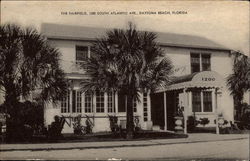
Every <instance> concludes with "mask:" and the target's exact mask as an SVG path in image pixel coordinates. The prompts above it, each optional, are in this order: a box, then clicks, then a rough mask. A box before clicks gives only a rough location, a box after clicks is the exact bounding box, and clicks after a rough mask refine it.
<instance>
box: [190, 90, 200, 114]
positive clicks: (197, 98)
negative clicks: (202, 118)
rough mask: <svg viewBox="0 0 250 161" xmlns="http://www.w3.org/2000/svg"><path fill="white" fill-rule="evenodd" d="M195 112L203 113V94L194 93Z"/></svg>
mask: <svg viewBox="0 0 250 161" xmlns="http://www.w3.org/2000/svg"><path fill="white" fill-rule="evenodd" d="M192 105H193V112H201V92H195V91H194V92H192Z"/></svg>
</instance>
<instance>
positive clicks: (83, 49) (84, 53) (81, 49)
mask: <svg viewBox="0 0 250 161" xmlns="http://www.w3.org/2000/svg"><path fill="white" fill-rule="evenodd" d="M86 58H88V47H87V46H76V61H83V60H86Z"/></svg>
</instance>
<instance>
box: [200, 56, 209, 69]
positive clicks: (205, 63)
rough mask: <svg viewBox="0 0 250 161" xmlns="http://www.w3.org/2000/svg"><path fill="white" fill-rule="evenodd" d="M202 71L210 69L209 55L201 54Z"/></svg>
mask: <svg viewBox="0 0 250 161" xmlns="http://www.w3.org/2000/svg"><path fill="white" fill-rule="evenodd" d="M201 61H202V71H210V70H211V62H210V55H202V56H201Z"/></svg>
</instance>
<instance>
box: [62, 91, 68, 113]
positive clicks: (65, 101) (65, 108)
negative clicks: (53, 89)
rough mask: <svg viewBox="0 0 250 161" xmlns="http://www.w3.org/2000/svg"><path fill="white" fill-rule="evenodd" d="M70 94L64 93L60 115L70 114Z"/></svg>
mask: <svg viewBox="0 0 250 161" xmlns="http://www.w3.org/2000/svg"><path fill="white" fill-rule="evenodd" d="M69 101H70V93H69V91H67V92H66V94H65V96H64V97H62V99H61V113H69V112H70V102H69Z"/></svg>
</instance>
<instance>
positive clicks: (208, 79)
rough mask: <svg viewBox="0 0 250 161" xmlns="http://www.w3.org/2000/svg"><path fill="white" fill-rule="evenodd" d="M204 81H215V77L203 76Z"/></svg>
mask: <svg viewBox="0 0 250 161" xmlns="http://www.w3.org/2000/svg"><path fill="white" fill-rule="evenodd" d="M201 79H202V81H215V78H201Z"/></svg>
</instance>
